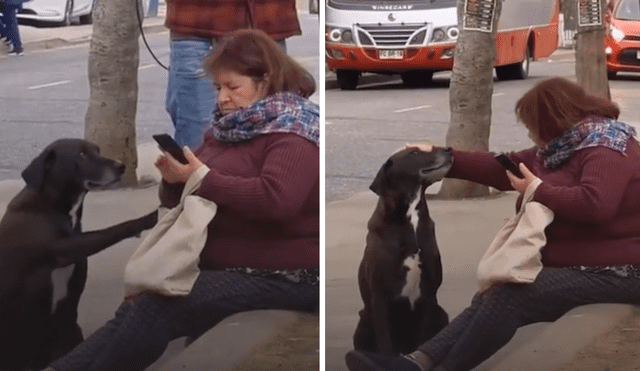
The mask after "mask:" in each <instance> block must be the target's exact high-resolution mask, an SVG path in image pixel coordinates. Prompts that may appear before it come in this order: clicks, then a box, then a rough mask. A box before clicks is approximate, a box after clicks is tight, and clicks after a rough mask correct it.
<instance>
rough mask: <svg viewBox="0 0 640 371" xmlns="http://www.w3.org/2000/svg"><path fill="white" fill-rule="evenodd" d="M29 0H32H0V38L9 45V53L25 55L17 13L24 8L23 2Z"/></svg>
mask: <svg viewBox="0 0 640 371" xmlns="http://www.w3.org/2000/svg"><path fill="white" fill-rule="evenodd" d="M27 1H31V0H0V13H2V19H1V22H0V26H2V27H1V28H0V38H1V39H2V40H3V41H4V43H5V44H6V45H7V49H8V53H9V55H24V49H23V48H22V41H21V40H20V31H19V29H18V18H17V17H16V14H18V12H19V11H20V9H22V3H26V2H27Z"/></svg>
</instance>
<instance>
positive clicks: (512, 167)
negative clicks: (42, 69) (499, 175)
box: [496, 153, 524, 178]
mask: <svg viewBox="0 0 640 371" xmlns="http://www.w3.org/2000/svg"><path fill="white" fill-rule="evenodd" d="M496 160H497V161H498V162H499V163H500V165H502V167H504V168H505V169H507V170H509V171H510V172H511V174H513V175H515V176H517V177H518V178H524V176H523V175H522V173H521V172H520V169H519V168H518V165H516V163H515V162H513V161H511V159H510V158H509V157H507V155H505V154H504V153H500V154H498V155H496Z"/></svg>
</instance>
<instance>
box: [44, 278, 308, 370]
mask: <svg viewBox="0 0 640 371" xmlns="http://www.w3.org/2000/svg"><path fill="white" fill-rule="evenodd" d="M319 290H320V289H319V286H318V285H315V286H312V285H310V284H298V283H293V282H287V281H284V280H279V279H274V278H264V277H257V276H251V275H248V274H243V273H238V272H226V271H206V270H205V271H202V272H201V273H200V277H198V279H197V280H196V283H195V285H194V287H193V289H192V290H191V293H189V295H187V296H184V297H172V298H167V297H160V296H156V295H145V296H141V297H138V298H136V299H132V300H130V301H126V302H124V303H123V304H122V305H121V306H120V308H118V310H117V312H116V315H115V317H114V318H113V319H112V320H110V321H109V322H107V323H106V324H105V325H104V326H102V327H101V328H99V329H98V330H96V332H94V333H93V334H92V335H91V336H89V337H88V338H87V339H86V340H85V341H84V342H82V343H81V344H80V345H78V346H77V347H76V348H75V349H74V350H72V351H71V352H70V353H69V354H67V355H66V356H64V357H62V358H61V359H59V360H57V361H55V362H53V363H52V364H51V367H53V368H54V369H56V370H58V371H105V370H119V371H141V370H144V369H145V368H146V367H147V366H149V365H151V364H152V363H153V362H155V361H156V360H157V359H158V358H160V356H161V355H162V353H163V352H164V350H165V348H166V347H167V344H168V343H169V341H171V340H172V339H175V338H178V337H182V336H191V337H197V336H200V335H202V334H203V333H205V332H206V331H207V330H209V329H210V328H212V327H213V326H215V325H216V324H217V323H218V322H220V321H222V320H223V319H224V318H226V317H228V316H230V315H232V314H234V313H239V312H244V311H250V310H258V309H288V310H298V311H316V310H318V305H319V298H320V295H319V294H320V291H319Z"/></svg>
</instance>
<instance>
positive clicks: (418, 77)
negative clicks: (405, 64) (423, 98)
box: [400, 71, 433, 88]
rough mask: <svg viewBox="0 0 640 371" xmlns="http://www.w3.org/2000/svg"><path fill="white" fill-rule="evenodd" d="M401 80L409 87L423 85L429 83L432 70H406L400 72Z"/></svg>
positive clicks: (431, 78)
mask: <svg viewBox="0 0 640 371" xmlns="http://www.w3.org/2000/svg"><path fill="white" fill-rule="evenodd" d="M400 78H402V82H403V83H404V84H405V85H406V86H408V87H411V88H419V87H424V86H427V85H429V84H431V80H433V71H407V72H403V73H401V74H400Z"/></svg>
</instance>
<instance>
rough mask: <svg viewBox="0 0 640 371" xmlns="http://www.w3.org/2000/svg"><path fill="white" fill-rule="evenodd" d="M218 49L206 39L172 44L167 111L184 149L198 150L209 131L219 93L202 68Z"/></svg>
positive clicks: (175, 41)
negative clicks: (210, 55) (203, 63)
mask: <svg viewBox="0 0 640 371" xmlns="http://www.w3.org/2000/svg"><path fill="white" fill-rule="evenodd" d="M214 46H215V41H213V43H212V42H211V41H209V40H205V39H186V40H172V41H171V45H170V56H169V60H170V62H169V81H168V84H167V99H166V109H167V112H168V113H169V116H171V121H172V122H173V126H174V128H175V134H174V138H175V140H176V142H178V144H180V145H181V146H189V148H191V149H192V150H195V149H197V148H198V147H199V146H200V145H201V144H202V142H203V139H204V133H205V132H206V131H207V129H209V125H210V122H211V118H212V117H213V110H214V108H215V105H216V95H217V94H216V90H215V88H214V86H213V83H212V82H211V80H210V79H209V77H208V76H207V75H206V74H205V72H204V69H203V68H202V61H203V60H204V58H205V57H206V56H207V54H209V52H210V51H211V50H212V48H213V47H214Z"/></svg>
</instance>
